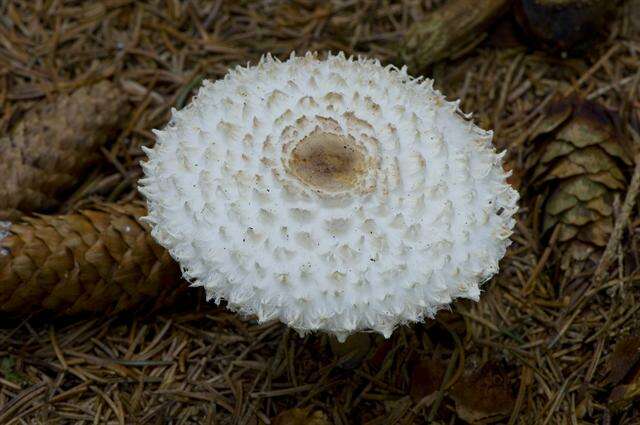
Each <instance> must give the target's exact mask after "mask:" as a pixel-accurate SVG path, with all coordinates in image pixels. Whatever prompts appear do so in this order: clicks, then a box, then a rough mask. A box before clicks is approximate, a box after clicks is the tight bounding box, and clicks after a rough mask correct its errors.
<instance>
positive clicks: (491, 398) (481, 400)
mask: <svg viewBox="0 0 640 425" xmlns="http://www.w3.org/2000/svg"><path fill="white" fill-rule="evenodd" d="M451 397H452V398H453V399H454V401H455V402H456V413H457V414H458V416H459V417H460V419H462V420H464V421H466V422H468V423H470V424H478V423H492V422H495V421H498V420H500V419H503V418H505V417H506V416H507V415H509V414H510V413H511V411H512V410H513V406H514V404H515V398H514V395H513V388H512V386H511V382H510V380H509V376H508V375H507V373H506V371H505V370H504V368H503V367H502V366H501V365H499V364H498V363H497V362H495V361H489V362H488V363H486V364H485V365H484V366H482V367H481V368H479V369H477V370H475V371H473V372H472V373H471V374H469V375H466V376H463V377H462V378H461V379H460V380H459V381H458V382H457V383H456V385H454V387H453V389H452V390H451Z"/></svg>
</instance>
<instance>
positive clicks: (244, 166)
mask: <svg viewBox="0 0 640 425" xmlns="http://www.w3.org/2000/svg"><path fill="white" fill-rule="evenodd" d="M172 114H173V116H172V119H171V122H170V123H169V124H168V125H167V126H166V127H165V128H164V129H163V130H161V131H156V135H157V142H156V144H155V146H154V147H153V148H152V149H146V153H147V154H148V157H149V159H148V162H146V163H145V164H143V167H144V172H145V177H144V178H143V179H142V180H141V181H140V190H141V192H142V193H143V194H144V195H145V196H146V198H147V201H148V207H149V215H148V217H147V218H146V219H147V220H148V222H149V223H150V224H151V225H152V229H153V230H152V234H153V236H154V238H155V239H156V240H157V241H158V242H159V243H160V244H161V245H162V246H164V247H165V248H167V249H168V250H169V252H170V253H171V255H172V256H173V257H174V258H175V259H176V260H177V261H178V262H179V264H180V265H181V267H182V270H183V273H184V276H185V278H186V279H188V280H189V281H190V282H191V283H192V285H193V286H203V287H204V288H205V290H206V294H207V299H214V300H215V302H220V301H221V300H223V299H224V300H226V301H227V302H228V307H229V308H231V309H233V310H235V311H238V312H241V313H243V314H252V315H256V316H257V318H258V320H260V321H266V320H270V319H279V320H281V321H282V322H284V323H286V324H287V325H289V326H291V327H293V328H295V329H296V330H298V331H299V332H301V333H304V332H306V331H310V330H325V331H328V332H332V333H334V334H336V335H337V336H338V337H339V338H344V337H346V336H347V335H348V334H349V333H352V332H354V331H357V330H375V331H378V332H381V333H382V334H384V335H385V336H389V335H390V334H391V332H392V331H393V329H394V327H396V326H397V325H398V324H401V323H407V322H415V321H419V320H422V319H423V318H424V317H432V316H433V315H434V314H435V313H436V311H437V310H438V309H440V308H442V307H444V306H446V305H448V304H449V303H450V302H451V301H452V300H453V299H454V298H457V297H464V298H470V299H473V300H478V298H479V295H480V288H479V285H480V284H482V283H483V282H485V281H486V280H487V279H489V278H490V277H491V276H492V275H494V274H495V273H496V272H497V271H498V262H499V260H500V259H501V258H502V257H503V256H504V254H505V250H506V248H507V246H508V245H509V236H510V234H511V229H512V228H513V226H514V218H513V215H514V213H515V211H516V209H517V206H516V202H517V198H518V195H517V192H516V191H515V190H513V189H512V188H511V187H510V186H509V185H508V184H507V183H506V178H507V177H508V174H507V173H505V172H504V170H503V168H502V156H503V154H496V153H495V151H494V149H493V147H492V144H491V139H492V133H491V132H490V131H484V130H482V129H480V128H478V127H477V126H476V125H474V124H473V123H472V122H471V121H470V120H469V117H468V116H464V115H463V114H462V113H461V112H460V110H459V108H458V102H447V101H446V100H445V98H444V96H442V94H440V93H439V92H438V91H436V90H434V89H433V81H431V80H428V79H422V78H413V77H411V76H409V75H407V72H406V68H402V69H398V68H396V67H394V66H392V65H389V66H382V65H381V64H380V62H379V61H377V60H371V59H362V58H360V59H357V60H356V59H352V58H345V56H344V55H343V54H338V55H336V56H333V55H329V56H328V57H327V58H326V59H325V60H320V59H318V57H317V55H315V54H307V55H306V56H304V57H295V56H294V55H293V54H292V55H291V57H290V59H289V60H287V61H285V62H281V61H279V60H277V59H273V58H272V57H271V56H270V55H267V56H266V57H264V58H262V60H261V61H260V63H259V64H258V65H256V66H247V67H238V68H236V69H235V70H232V71H230V72H229V74H228V75H227V76H226V77H225V78H224V79H222V80H219V81H216V82H209V81H205V82H204V84H203V87H202V88H201V89H200V90H199V92H198V93H197V95H196V96H195V97H194V98H193V100H192V101H191V103H190V104H189V105H188V106H187V107H185V108H184V109H183V110H181V111H175V110H174V111H173V113H172Z"/></svg>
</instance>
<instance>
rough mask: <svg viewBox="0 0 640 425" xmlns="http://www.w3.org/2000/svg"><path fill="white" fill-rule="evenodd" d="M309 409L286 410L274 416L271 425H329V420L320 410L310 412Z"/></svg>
mask: <svg viewBox="0 0 640 425" xmlns="http://www.w3.org/2000/svg"><path fill="white" fill-rule="evenodd" d="M311 410H312V409H311V408H310V407H307V408H304V409H299V408H294V409H290V410H286V411H284V412H282V413H280V414H279V415H278V416H276V417H275V418H274V419H273V421H272V424H273V425H331V422H330V421H329V418H328V417H327V415H326V414H325V413H324V412H323V411H322V410H315V411H313V412H312V411H311Z"/></svg>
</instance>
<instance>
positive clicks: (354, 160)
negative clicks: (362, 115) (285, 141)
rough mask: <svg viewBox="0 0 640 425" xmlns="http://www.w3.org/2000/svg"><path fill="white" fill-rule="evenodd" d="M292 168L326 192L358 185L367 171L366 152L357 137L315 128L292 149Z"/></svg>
mask: <svg viewBox="0 0 640 425" xmlns="http://www.w3.org/2000/svg"><path fill="white" fill-rule="evenodd" d="M288 168H289V171H290V172H291V173H292V174H293V175H295V176H296V177H297V178H298V179H300V180H301V181H302V182H304V183H305V184H307V185H309V186H312V187H313V188H315V189H319V190H322V191H326V192H341V191H344V190H348V189H351V188H353V187H355V186H356V185H357V184H358V182H359V181H360V180H361V177H362V176H363V175H364V172H365V155H364V152H363V149H362V147H361V146H360V145H359V144H358V143H357V142H356V141H355V140H353V138H350V137H345V136H340V135H337V134H333V133H326V132H322V131H314V132H313V133H311V134H309V135H308V136H306V137H305V138H304V139H302V140H300V141H299V142H298V143H297V144H296V146H295V147H294V148H293V151H292V152H291V157H290V158H289V163H288Z"/></svg>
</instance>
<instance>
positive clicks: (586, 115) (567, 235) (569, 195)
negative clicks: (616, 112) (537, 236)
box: [526, 98, 632, 269]
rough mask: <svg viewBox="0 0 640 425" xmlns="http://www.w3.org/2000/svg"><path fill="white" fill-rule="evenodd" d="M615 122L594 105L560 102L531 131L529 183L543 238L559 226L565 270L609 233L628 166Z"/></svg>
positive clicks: (602, 242)
mask: <svg viewBox="0 0 640 425" xmlns="http://www.w3.org/2000/svg"><path fill="white" fill-rule="evenodd" d="M614 120H615V118H614V116H613V115H612V113H611V112H610V111H608V110H606V109H605V108H604V107H602V106H600V105H598V104H596V103H593V102H590V101H585V100H580V99H578V98H572V99H564V100H560V101H557V102H556V103H554V104H553V105H551V107H550V108H549V109H548V111H547V112H546V116H545V118H544V119H543V120H542V122H541V123H540V124H539V126H538V127H537V128H536V129H535V131H534V133H533V147H534V149H535V150H534V152H533V154H532V155H531V156H530V158H529V161H528V163H527V165H526V168H527V170H528V174H529V181H530V182H531V184H532V186H531V188H532V190H533V191H534V193H536V194H539V195H538V196H541V197H542V199H538V200H537V202H538V205H540V206H541V208H542V210H541V211H539V213H540V215H541V218H542V220H541V225H542V227H541V232H542V235H543V236H545V237H549V235H550V234H551V232H552V230H553V229H554V228H555V226H556V225H558V226H560V229H558V231H559V234H558V243H559V244H560V246H561V249H560V251H561V252H562V253H563V258H562V266H563V268H565V269H566V268H568V267H569V265H570V263H571V261H572V260H577V261H584V260H586V259H587V258H589V257H590V256H591V255H595V254H596V253H597V252H599V250H600V249H601V248H603V247H605V246H606V245H607V242H608V240H609V236H610V235H611V231H612V230H613V224H614V216H613V201H614V196H615V195H616V194H619V195H621V196H624V191H625V188H626V186H627V179H626V177H625V171H626V170H627V168H628V166H629V165H631V162H632V161H631V160H630V159H629V158H630V155H629V154H628V151H627V149H626V146H625V144H624V138H623V137H622V135H621V134H620V132H619V131H617V129H616V126H615V122H614ZM593 259H594V261H595V260H597V258H596V257H593Z"/></svg>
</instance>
